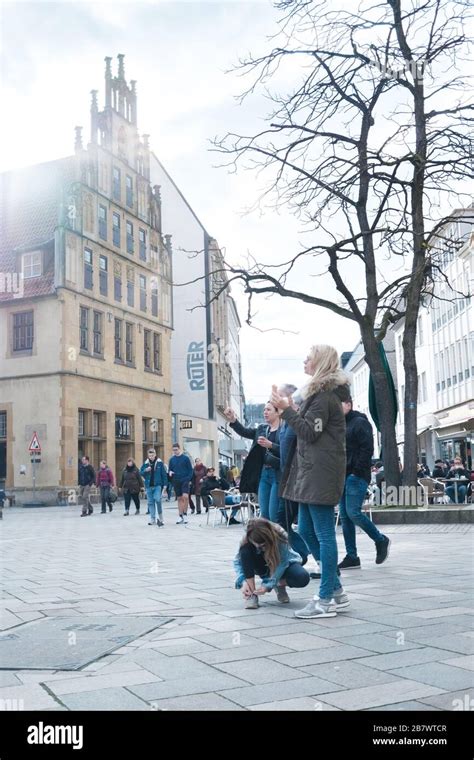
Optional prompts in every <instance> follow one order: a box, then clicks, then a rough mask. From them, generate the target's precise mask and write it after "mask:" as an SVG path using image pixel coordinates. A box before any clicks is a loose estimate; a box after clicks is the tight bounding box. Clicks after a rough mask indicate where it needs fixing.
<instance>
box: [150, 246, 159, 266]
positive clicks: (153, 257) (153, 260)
mask: <svg viewBox="0 0 474 760" xmlns="http://www.w3.org/2000/svg"><path fill="white" fill-rule="evenodd" d="M158 258H159V256H158V247H157V246H156V245H150V264H151V265H152V267H153V268H154V269H156V267H157V266H158Z"/></svg>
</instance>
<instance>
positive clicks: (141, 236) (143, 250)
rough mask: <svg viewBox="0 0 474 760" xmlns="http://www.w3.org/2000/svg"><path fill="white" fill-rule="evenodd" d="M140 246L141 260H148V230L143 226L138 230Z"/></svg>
mask: <svg viewBox="0 0 474 760" xmlns="http://www.w3.org/2000/svg"><path fill="white" fill-rule="evenodd" d="M138 246H139V256H140V258H141V260H142V261H146V232H145V230H142V228H141V227H140V229H139V230H138Z"/></svg>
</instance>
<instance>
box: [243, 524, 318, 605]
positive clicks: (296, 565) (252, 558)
mask: <svg viewBox="0 0 474 760" xmlns="http://www.w3.org/2000/svg"><path fill="white" fill-rule="evenodd" d="M234 568H235V570H236V572H237V579H236V581H235V587H236V588H239V589H240V588H241V589H242V595H243V597H244V599H245V609H247V610H256V609H258V607H259V599H258V598H259V596H261V595H263V594H267V593H271V592H272V591H273V590H275V591H276V595H277V599H278V601H279V602H280V603H281V604H287V603H288V602H289V601H290V598H289V596H288V592H287V590H286V587H287V586H289V587H290V588H304V587H305V586H307V585H308V583H309V573H308V572H307V571H306V570H305V569H304V567H302V565H301V557H300V555H299V554H298V553H297V552H295V551H294V550H293V549H292V548H291V546H290V545H289V543H288V536H287V534H286V533H285V531H284V530H283V528H282V527H281V526H280V525H276V524H275V523H272V522H270V521H269V520H265V519H264V518H255V519H252V520H249V522H248V524H247V526H246V529H245V535H244V537H243V539H242V541H241V544H240V547H239V551H238V553H237V556H236V557H235V559H234ZM256 575H259V576H260V578H261V579H262V585H261V586H260V588H256V586H255V576H256Z"/></svg>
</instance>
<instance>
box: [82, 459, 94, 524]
mask: <svg viewBox="0 0 474 760" xmlns="http://www.w3.org/2000/svg"><path fill="white" fill-rule="evenodd" d="M94 483H95V470H94V468H93V467H92V465H91V463H90V459H89V457H86V456H84V457H82V460H81V464H80V465H79V496H80V499H81V501H82V514H81V517H86V516H87V515H91V514H92V512H93V511H94V510H93V508H92V504H91V499H90V492H91V487H92V486H93V485H94Z"/></svg>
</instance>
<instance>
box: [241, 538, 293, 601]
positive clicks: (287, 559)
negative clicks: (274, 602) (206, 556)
mask: <svg viewBox="0 0 474 760" xmlns="http://www.w3.org/2000/svg"><path fill="white" fill-rule="evenodd" d="M279 543H280V563H279V565H278V566H277V568H276V569H275V572H274V573H273V575H267V576H265V578H262V585H263V586H265V587H266V588H267V589H269V590H270V591H271V590H272V589H273V588H275V586H276V585H277V583H278V581H279V580H280V578H281V577H282V575H284V573H285V570H286V569H287V568H288V565H291V564H293V563H294V562H299V563H300V564H301V563H302V559H301V556H300V555H299V554H298V552H295V550H294V549H292V548H291V546H290V545H289V544H287V543H286V542H284V541H280V542H279ZM257 553H261V551H260V549H257ZM234 570H235V572H236V573H237V578H236V579H235V588H242V586H243V584H244V581H245V575H244V572H243V568H242V563H241V561H240V550H239V551H238V552H237V554H236V556H235V559H234Z"/></svg>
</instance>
